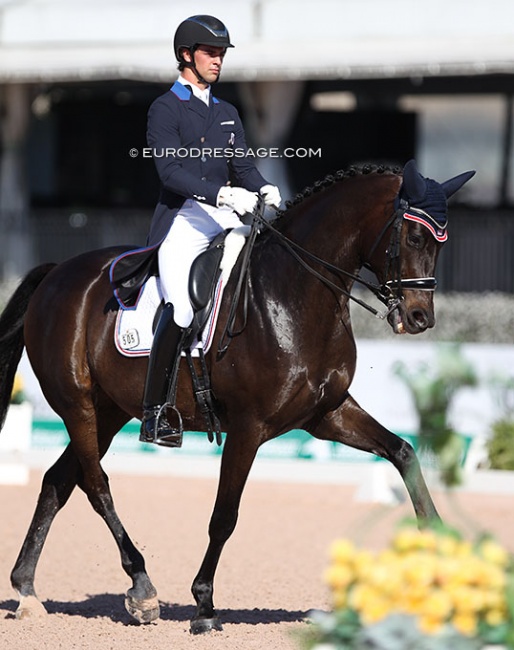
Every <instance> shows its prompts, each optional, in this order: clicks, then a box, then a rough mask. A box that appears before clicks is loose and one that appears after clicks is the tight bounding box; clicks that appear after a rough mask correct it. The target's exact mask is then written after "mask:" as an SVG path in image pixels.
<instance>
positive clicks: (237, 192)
mask: <svg viewBox="0 0 514 650" xmlns="http://www.w3.org/2000/svg"><path fill="white" fill-rule="evenodd" d="M257 200H258V196H257V194H256V193H255V192H249V191H248V190H245V189H244V188H242V187H228V186H226V185H225V186H223V187H221V188H220V191H219V192H218V198H217V200H216V205H217V207H218V208H221V207H223V206H226V207H228V208H232V210H234V212H237V214H239V215H241V216H243V215H244V214H246V213H247V212H250V213H252V212H253V211H254V210H255V206H256V205H257Z"/></svg>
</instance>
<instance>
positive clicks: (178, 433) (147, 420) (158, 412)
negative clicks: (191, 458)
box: [139, 404, 184, 447]
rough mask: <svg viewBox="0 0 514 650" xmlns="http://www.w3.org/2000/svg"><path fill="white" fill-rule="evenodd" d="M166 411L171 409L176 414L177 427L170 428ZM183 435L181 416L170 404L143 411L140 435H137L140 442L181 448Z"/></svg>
mask: <svg viewBox="0 0 514 650" xmlns="http://www.w3.org/2000/svg"><path fill="white" fill-rule="evenodd" d="M167 409H173V410H174V411H175V413H176V414H177V419H178V427H172V426H171V425H170V423H169V422H168V418H167V416H166V410H167ZM183 434H184V428H183V426H182V416H181V415H180V411H179V410H178V409H177V408H176V407H175V406H173V405H172V404H163V405H162V406H155V407H151V408H148V409H144V413H143V420H142V421H141V433H140V434H139V441H140V442H148V443H154V444H156V445H160V446H161V447H181V446H182V438H183Z"/></svg>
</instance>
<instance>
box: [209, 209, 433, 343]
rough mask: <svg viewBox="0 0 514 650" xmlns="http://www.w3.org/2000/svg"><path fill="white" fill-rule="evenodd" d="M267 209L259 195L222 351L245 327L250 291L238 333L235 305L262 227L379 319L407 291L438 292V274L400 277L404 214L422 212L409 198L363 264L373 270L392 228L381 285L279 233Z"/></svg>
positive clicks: (325, 281) (331, 285)
mask: <svg viewBox="0 0 514 650" xmlns="http://www.w3.org/2000/svg"><path fill="white" fill-rule="evenodd" d="M264 210H265V205H264V201H263V200H262V199H261V198H259V202H258V204H257V207H256V209H255V212H254V214H253V221H252V229H251V232H250V235H249V237H248V241H247V245H246V247H245V248H246V250H245V251H244V257H243V261H242V265H241V272H240V275H239V280H238V283H237V286H236V290H235V292H234V296H233V300H232V305H231V309H230V312H229V317H228V320H227V324H226V326H225V329H224V331H223V334H222V336H221V339H220V342H219V346H218V351H219V353H224V352H225V351H226V350H227V348H228V343H227V344H224V341H225V339H226V338H227V337H228V338H233V337H234V336H237V334H239V333H241V331H242V330H243V329H244V327H245V325H246V310H247V292H246V291H245V297H244V317H243V324H242V326H241V328H239V330H238V331H237V332H236V331H234V323H235V317H236V308H237V305H238V303H239V297H240V294H241V290H242V288H243V284H244V281H245V278H246V275H247V271H248V267H249V264H250V257H251V252H252V249H253V245H254V243H255V240H256V237H257V235H258V234H259V232H262V230H263V229H266V230H268V231H270V233H272V234H273V235H274V236H275V237H276V238H277V239H278V240H279V241H280V243H281V244H282V245H283V246H284V248H286V250H287V251H288V252H289V253H290V254H291V255H292V256H293V257H294V258H295V259H296V260H297V261H298V263H299V264H300V265H301V266H302V267H303V268H304V269H306V270H307V271H308V272H309V273H310V274H311V275H313V276H314V277H316V278H318V280H320V282H322V283H323V284H324V285H325V286H327V287H329V288H330V289H332V290H334V291H335V292H336V293H338V294H342V295H343V296H346V297H347V298H348V299H349V300H353V302H356V303H357V304H358V305H360V306H361V307H363V308H364V309H367V310H368V311H369V312H371V313H372V314H373V315H374V316H376V317H377V318H380V319H386V318H387V317H388V316H389V315H390V314H391V313H392V312H394V311H395V310H396V309H398V308H399V306H400V304H401V302H402V301H403V298H404V296H403V292H404V291H409V290H416V291H435V289H436V287H437V280H436V279H435V277H424V278H402V277H401V255H400V253H401V236H402V228H403V224H404V215H405V212H406V211H407V210H410V211H416V212H419V211H418V210H416V208H412V207H411V206H409V204H408V203H407V201H405V200H403V199H400V201H399V207H398V208H397V209H396V210H395V211H394V213H393V215H392V217H391V218H390V219H388V221H387V222H386V224H385V225H384V227H383V228H382V230H381V231H380V233H379V234H378V236H377V238H376V239H375V242H374V244H373V246H372V247H371V250H370V252H369V253H368V255H367V258H366V261H365V262H364V263H363V265H362V266H363V267H365V268H367V269H370V270H371V263H370V260H371V258H372V256H373V254H374V252H375V251H376V249H377V247H378V245H379V244H380V242H381V241H382V239H383V238H384V236H385V234H386V232H387V231H388V230H389V228H391V227H392V229H391V237H390V240H389V246H388V247H387V250H386V260H385V268H384V273H383V278H388V277H390V278H391V279H389V280H387V279H385V280H384V282H383V283H382V284H375V283H373V282H370V281H368V280H366V279H364V278H363V277H362V276H361V275H360V274H358V273H357V274H355V273H351V272H350V271H346V270H345V269H341V268H339V267H338V266H335V265H334V264H331V263H330V262H327V261H326V260H323V259H322V258H320V257H318V256H317V255H315V254H314V253H311V252H310V251H308V250H307V249H305V248H303V246H300V245H299V244H297V243H296V242H294V241H292V240H291V239H289V237H286V236H285V235H284V234H283V233H281V232H280V230H277V228H275V226H273V225H272V224H271V223H270V222H269V221H268V220H266V219H265V218H264ZM306 260H310V262H313V263H315V264H318V265H319V266H322V267H323V268H324V269H326V270H327V271H329V272H330V273H333V274H334V275H335V276H338V277H339V278H341V277H342V276H344V277H346V278H349V279H351V280H353V281H354V282H358V283H359V284H361V285H362V286H364V287H366V288H367V289H368V290H369V291H371V293H373V294H374V295H375V296H376V297H377V298H378V300H380V302H382V303H383V304H384V305H385V306H386V310H385V311H379V310H378V309H375V308H374V307H373V306H372V305H370V304H368V303H367V302H365V301H364V300H361V299H360V298H357V297H356V296H354V295H352V293H351V292H350V291H349V290H348V289H347V288H346V287H345V286H344V285H343V286H341V285H340V284H336V283H335V282H332V280H329V278H327V277H326V276H325V275H323V274H322V273H320V272H319V271H317V270H316V269H315V268H314V267H313V266H312V264H310V263H309V262H308V261H306ZM246 286H247V284H246Z"/></svg>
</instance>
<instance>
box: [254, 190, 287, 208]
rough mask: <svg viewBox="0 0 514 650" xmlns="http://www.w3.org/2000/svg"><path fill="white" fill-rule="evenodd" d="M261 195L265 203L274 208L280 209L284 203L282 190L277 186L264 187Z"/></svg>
mask: <svg viewBox="0 0 514 650" xmlns="http://www.w3.org/2000/svg"><path fill="white" fill-rule="evenodd" d="M259 194H260V195H261V196H262V198H263V199H264V203H265V204H266V205H269V206H273V207H274V208H278V207H279V206H280V204H281V203H282V197H281V196H280V190H279V189H278V187H277V186H276V185H263V186H262V187H261V189H260V190H259Z"/></svg>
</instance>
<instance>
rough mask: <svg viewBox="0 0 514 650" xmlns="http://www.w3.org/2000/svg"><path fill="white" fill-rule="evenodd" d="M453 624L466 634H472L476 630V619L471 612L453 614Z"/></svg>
mask: <svg viewBox="0 0 514 650" xmlns="http://www.w3.org/2000/svg"><path fill="white" fill-rule="evenodd" d="M452 624H453V626H454V627H455V628H456V629H457V630H458V631H459V632H461V633H462V634H465V635H466V636H473V635H474V634H476V631H477V619H476V617H475V616H474V615H473V614H455V616H454V617H453V619H452Z"/></svg>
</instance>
